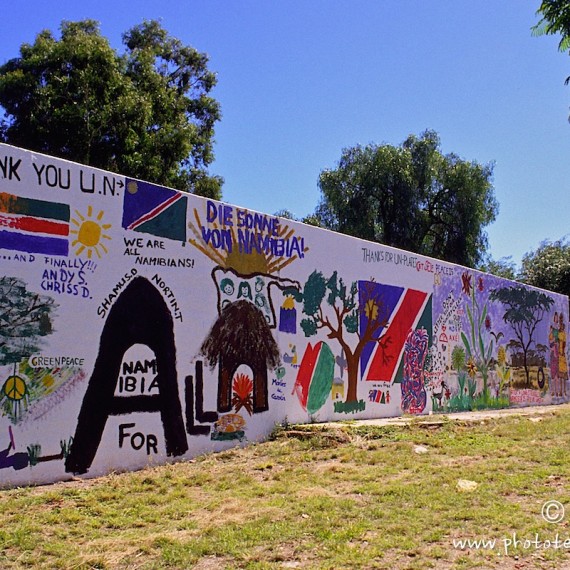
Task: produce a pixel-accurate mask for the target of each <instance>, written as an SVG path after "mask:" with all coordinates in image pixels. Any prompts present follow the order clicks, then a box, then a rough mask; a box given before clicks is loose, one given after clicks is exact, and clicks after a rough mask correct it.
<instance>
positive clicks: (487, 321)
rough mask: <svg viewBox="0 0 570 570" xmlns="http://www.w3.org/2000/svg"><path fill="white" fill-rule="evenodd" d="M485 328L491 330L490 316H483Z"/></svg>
mask: <svg viewBox="0 0 570 570" xmlns="http://www.w3.org/2000/svg"><path fill="white" fill-rule="evenodd" d="M485 328H486V329H487V330H488V331H490V330H491V317H490V316H489V315H487V316H486V317H485Z"/></svg>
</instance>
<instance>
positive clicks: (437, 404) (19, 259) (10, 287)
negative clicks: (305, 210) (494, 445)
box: [0, 145, 569, 485]
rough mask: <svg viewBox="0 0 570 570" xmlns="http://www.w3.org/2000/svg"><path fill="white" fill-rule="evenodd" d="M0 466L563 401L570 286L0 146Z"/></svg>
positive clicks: (42, 464) (88, 464) (90, 463)
mask: <svg viewBox="0 0 570 570" xmlns="http://www.w3.org/2000/svg"><path fill="white" fill-rule="evenodd" d="M0 266H1V272H0V327H1V328H0V482H1V484H2V485H16V484H18V485H19V484H26V483H45V482H50V481H56V480H60V479H66V478H69V477H71V476H78V475H79V476H96V475H99V474H103V473H107V472H109V471H111V470H117V469H118V470H125V469H136V468H140V467H142V466H144V465H147V464H149V463H153V464H156V463H163V462H167V461H175V460H180V459H184V458H190V457H192V456H195V455H197V454H200V453H204V452H207V451H211V450H222V449H226V448H228V447H230V446H233V445H236V444H240V443H243V442H247V441H253V440H259V439H261V438H263V437H265V436H266V435H267V434H268V433H269V432H270V431H271V430H272V429H273V427H274V426H275V424H276V423H279V422H282V421H284V420H285V419H286V420H287V421H289V422H308V421H315V420H316V421H324V420H342V419H349V418H350V419H352V418H354V419H356V418H374V417H384V416H397V415H400V414H402V413H408V414H425V413H428V412H429V411H434V412H448V411H449V412H451V411H458V410H469V409H480V408H497V407H508V406H520V405H534V404H548V403H554V402H561V401H567V400H568V399H569V386H568V369H567V346H566V329H567V324H568V299H567V298H566V297H562V296H560V295H555V294H552V293H547V292H544V291H539V290H536V289H530V288H524V287H522V286H521V285H518V284H516V283H513V282H508V281H503V280H500V279H498V278H495V277H492V276H489V275H485V274H481V273H478V272H476V271H473V270H469V269H466V268H463V267H458V266H454V265H451V264H448V263H444V262H441V261H437V260H433V259H429V258H425V257H422V256H418V255H415V254H411V253H407V252H403V251H399V250H396V249H393V248H388V247H384V246H381V245H378V244H373V243H369V242H365V241H362V240H358V239H354V238H349V237H346V236H342V235H337V234H334V233H331V232H327V231H325V230H320V229H317V228H313V227H309V226H305V225H303V224H299V223H295V222H291V221H289V220H284V219H279V218H276V217H274V216H270V215H264V214H259V213H256V212H252V211H248V210H247V209H244V208H240V207H237V206H232V205H228V204H222V203H218V202H213V201H209V200H205V199H203V198H198V197H195V196H191V195H186V194H182V193H179V192H176V191H173V190H170V189H167V188H162V187H157V186H154V185H151V184H148V183H145V182H140V181H136V180H130V179H128V178H125V177H122V176H118V175H115V174H111V173H107V172H103V171H99V170H96V169H92V168H87V167H82V166H80V165H77V164H73V163H69V162H65V161H62V160H58V159H54V158H51V157H47V156H43V155H40V154H36V153H30V152H27V151H22V150H20V149H16V148H14V147H9V146H6V145H0Z"/></svg>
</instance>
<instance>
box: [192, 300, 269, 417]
mask: <svg viewBox="0 0 570 570" xmlns="http://www.w3.org/2000/svg"><path fill="white" fill-rule="evenodd" d="M200 352H201V354H202V355H204V357H205V359H206V362H207V363H208V365H209V366H210V367H211V368H214V367H215V366H216V364H217V365H218V411H219V412H229V411H230V410H231V407H232V380H233V377H234V374H235V373H236V371H237V369H238V368H239V367H240V366H242V365H246V366H249V368H250V369H251V371H252V373H253V378H252V380H253V412H254V413H258V412H264V411H266V410H268V409H269V398H268V374H267V371H268V369H270V370H271V369H273V368H275V367H276V366H277V365H278V364H279V362H280V357H279V348H278V347H277V343H276V342H275V339H274V338H273V335H272V334H271V329H270V328H269V325H268V324H267V322H266V320H265V317H264V316H263V314H262V313H261V311H259V310H258V309H257V308H256V307H255V305H253V304H252V303H250V302H249V301H246V300H243V299H242V300H240V301H236V302H235V303H230V304H229V305H226V307H224V309H222V312H221V314H220V316H219V317H218V319H217V320H216V322H215V323H214V325H213V327H212V329H211V331H210V333H209V334H208V336H207V338H206V340H205V341H204V342H203V344H202V347H201V349H200Z"/></svg>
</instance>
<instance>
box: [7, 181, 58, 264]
mask: <svg viewBox="0 0 570 570" xmlns="http://www.w3.org/2000/svg"><path fill="white" fill-rule="evenodd" d="M68 235H69V206H68V205H67V204H58V203H55V202H44V201H43V200H33V199H32V198H20V197H18V196H14V195H12V194H7V193H5V192H0V248H4V249H11V250H15V251H25V252H27V253H45V254H47V255H67V254H68V252H69V241H68V239H67V236H68Z"/></svg>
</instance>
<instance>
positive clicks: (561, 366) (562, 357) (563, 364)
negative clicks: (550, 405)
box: [558, 314, 568, 396]
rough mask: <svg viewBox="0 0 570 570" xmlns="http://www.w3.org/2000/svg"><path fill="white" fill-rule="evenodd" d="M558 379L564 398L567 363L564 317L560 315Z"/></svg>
mask: <svg viewBox="0 0 570 570" xmlns="http://www.w3.org/2000/svg"><path fill="white" fill-rule="evenodd" d="M558 327H559V328H558V377H559V380H560V387H561V388H562V395H563V396H566V382H567V381H568V361H567V360H566V327H565V325H564V317H563V315H562V314H560V318H559V324H558Z"/></svg>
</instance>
